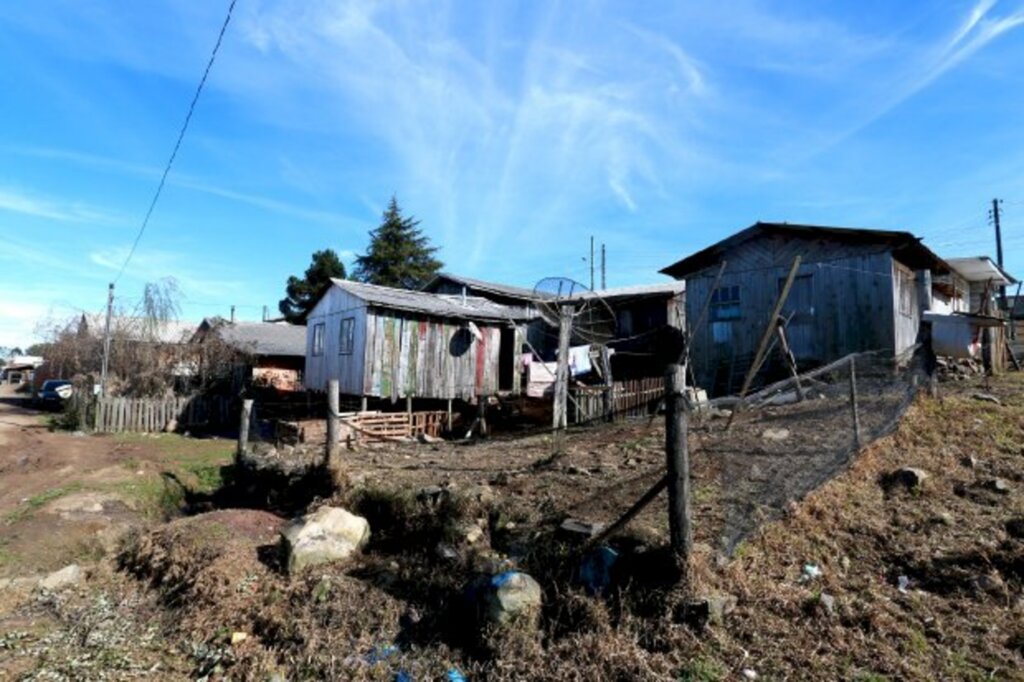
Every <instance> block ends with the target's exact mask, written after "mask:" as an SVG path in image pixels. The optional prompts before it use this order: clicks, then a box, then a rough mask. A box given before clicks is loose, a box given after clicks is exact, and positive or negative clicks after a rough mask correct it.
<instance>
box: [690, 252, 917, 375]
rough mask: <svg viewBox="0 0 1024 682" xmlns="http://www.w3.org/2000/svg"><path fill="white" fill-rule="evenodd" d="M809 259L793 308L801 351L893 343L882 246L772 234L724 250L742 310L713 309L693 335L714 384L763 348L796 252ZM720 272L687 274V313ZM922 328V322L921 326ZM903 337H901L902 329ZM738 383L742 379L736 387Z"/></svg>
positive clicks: (725, 280)
mask: <svg viewBox="0 0 1024 682" xmlns="http://www.w3.org/2000/svg"><path fill="white" fill-rule="evenodd" d="M797 254H800V255H801V257H802V260H803V265H802V266H801V268H800V270H799V272H798V273H797V274H798V277H799V278H800V280H799V285H798V286H797V287H796V289H795V291H796V295H795V297H794V298H793V299H792V300H791V301H790V302H789V305H788V306H787V310H786V311H785V312H786V314H787V315H789V314H792V315H793V321H794V322H795V323H796V327H797V328H796V329H795V330H794V331H795V336H796V339H795V340H796V341H797V343H798V344H799V353H798V354H799V355H800V356H801V359H802V360H804V361H806V362H808V363H810V362H827V361H829V360H832V359H835V358H838V357H841V356H843V355H845V354H847V353H850V352H854V351H863V350H873V349H888V350H891V349H893V348H894V343H895V332H894V326H895V319H894V309H895V304H896V301H895V298H894V294H893V289H894V287H893V282H892V274H893V261H892V257H891V255H890V254H889V253H888V252H887V251H885V250H884V249H883V248H882V247H879V246H877V245H875V246H861V245H846V244H836V243H834V242H830V241H826V240H814V239H793V238H788V237H780V236H774V235H773V236H765V237H761V238H758V239H754V240H752V241H749V242H746V243H744V244H741V245H739V246H737V247H736V248H735V249H732V250H731V251H730V252H729V253H727V254H726V255H725V257H724V258H725V260H726V261H727V262H728V265H727V269H726V271H725V273H724V275H723V277H722V281H721V284H720V285H719V286H721V287H731V286H734V285H736V286H738V287H739V296H740V306H739V307H740V312H739V318H738V319H735V320H730V321H722V322H713V321H712V320H714V313H713V312H712V314H711V315H709V318H708V322H707V323H706V324H705V325H704V326H703V328H702V329H699V330H696V333H695V335H694V339H693V344H694V348H693V353H692V355H691V357H692V358H693V361H694V373H695V374H696V377H697V381H698V383H700V384H701V385H704V386H706V387H709V388H712V389H714V384H715V379H716V377H717V378H720V377H721V373H722V372H723V371H729V369H728V368H729V367H730V366H736V365H738V367H737V368H735V369H734V371H735V372H737V373H739V374H742V372H743V371H745V370H746V368H747V366H748V365H749V362H750V356H752V355H753V353H754V352H755V350H756V348H757V343H758V341H759V340H760V337H761V334H762V333H763V331H764V328H765V325H766V324H767V323H768V316H769V314H770V313H771V309H772V306H773V304H774V302H775V300H776V297H777V296H778V292H779V283H780V280H784V279H785V277H786V274H787V272H788V271H789V268H790V266H791V265H792V261H793V258H794V257H795V256H796V255H797ZM717 272H718V266H717V265H716V266H712V267H709V268H707V269H705V270H704V271H702V272H699V273H696V274H694V275H692V276H691V277H689V278H687V281H686V314H687V318H688V319H689V320H695V319H696V318H697V316H698V315H699V313H700V308H701V307H702V306H703V305H704V302H705V300H706V299H707V297H708V294H709V290H710V288H711V285H712V283H713V281H714V277H715V275H716V274H717ZM915 333H916V328H915ZM901 338H902V337H901ZM737 388H738V387H737Z"/></svg>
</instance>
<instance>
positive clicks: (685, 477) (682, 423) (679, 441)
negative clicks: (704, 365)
mask: <svg viewBox="0 0 1024 682" xmlns="http://www.w3.org/2000/svg"><path fill="white" fill-rule="evenodd" d="M685 388H686V368H685V367H684V366H682V365H672V366H670V367H669V368H668V371H667V372H666V374H665V463H666V464H667V466H668V474H667V475H666V480H667V482H668V527H669V537H670V538H671V541H672V550H673V552H674V553H675V554H676V556H678V557H680V558H682V559H687V558H688V557H689V556H690V548H691V547H692V546H693V526H692V523H691V518H690V509H691V502H690V451H689V445H688V443H687V435H688V431H689V414H688V412H689V404H688V402H687V400H686V395H685V393H684V391H685Z"/></svg>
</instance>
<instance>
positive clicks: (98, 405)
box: [92, 396, 238, 433]
mask: <svg viewBox="0 0 1024 682" xmlns="http://www.w3.org/2000/svg"><path fill="white" fill-rule="evenodd" d="M231 403H232V400H231V399H230V398H227V397H224V396H213V397H210V396H188V397H175V398H97V399H96V402H95V404H94V405H93V409H94V417H93V422H92V426H93V429H94V430H95V431H99V432H102V433H117V432H124V431H134V432H140V433H154V432H159V431H166V430H168V426H176V428H177V429H178V430H181V429H186V428H191V429H194V428H196V427H201V426H205V427H211V426H214V427H215V426H220V425H224V424H232V423H234V422H236V421H237V419H238V417H237V415H236V414H233V413H232V411H231V407H232V405H231ZM235 410H236V411H237V407H235ZM172 422H174V424H172Z"/></svg>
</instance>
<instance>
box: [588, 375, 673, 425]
mask: <svg viewBox="0 0 1024 682" xmlns="http://www.w3.org/2000/svg"><path fill="white" fill-rule="evenodd" d="M604 392H605V389H604V387H603V386H585V387H578V388H574V389H572V398H573V400H574V401H575V404H573V403H572V402H571V401H570V406H569V407H570V410H571V411H572V413H573V416H574V419H575V421H576V423H577V424H581V423H585V422H589V421H593V420H595V419H600V418H601V417H603V416H604V411H605V402H604V400H605V399H604ZM663 395H665V379H664V378H662V377H645V378H643V379H633V380H630V381H616V382H614V383H613V384H612V401H611V402H612V405H611V408H612V414H613V416H614V418H616V419H620V418H622V417H646V416H647V415H649V414H650V413H651V410H652V409H653V405H654V404H655V403H656V402H657V401H658V400H660V399H661V397H662V396H663Z"/></svg>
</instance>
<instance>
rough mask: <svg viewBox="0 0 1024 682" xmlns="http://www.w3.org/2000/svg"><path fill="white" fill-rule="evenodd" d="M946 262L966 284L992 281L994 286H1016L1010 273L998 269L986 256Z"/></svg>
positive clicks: (1015, 281)
mask: <svg viewBox="0 0 1024 682" xmlns="http://www.w3.org/2000/svg"><path fill="white" fill-rule="evenodd" d="M946 262H947V263H949V265H950V267H952V268H953V269H954V270H956V273H957V274H958V275H960V276H961V277H963V278H964V279H966V280H967V281H968V282H987V281H989V280H992V281H993V283H995V285H996V286H1006V285H1009V284H1016V283H1017V280H1015V279H1014V278H1013V276H1011V275H1010V273H1008V272H1006V270H1003V269H1002V268H1001V267H999V265H998V264H996V262H995V261H994V260H992V259H991V258H989V257H988V256H972V257H970V258H947V259H946Z"/></svg>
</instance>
